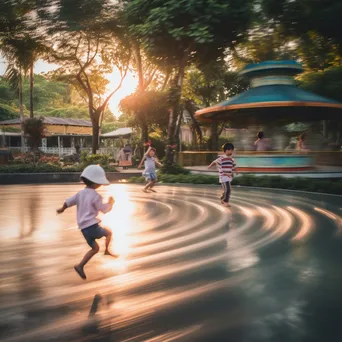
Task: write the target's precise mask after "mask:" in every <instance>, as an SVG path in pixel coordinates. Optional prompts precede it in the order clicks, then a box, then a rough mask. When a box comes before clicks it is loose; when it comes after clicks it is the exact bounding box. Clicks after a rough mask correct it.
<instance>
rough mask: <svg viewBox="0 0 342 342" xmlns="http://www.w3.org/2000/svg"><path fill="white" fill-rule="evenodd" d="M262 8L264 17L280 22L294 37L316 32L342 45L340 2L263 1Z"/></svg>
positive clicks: (331, 0) (337, 0) (341, 5)
mask: <svg viewBox="0 0 342 342" xmlns="http://www.w3.org/2000/svg"><path fill="white" fill-rule="evenodd" d="M261 6H262V8H263V13H264V15H266V16H267V17H268V18H269V19H270V20H275V21H277V22H280V23H281V24H282V27H283V29H284V30H285V31H286V33H288V34H290V35H291V36H292V37H300V36H302V35H303V34H306V33H307V32H309V31H315V32H317V33H319V34H320V35H322V36H324V37H325V38H326V39H327V40H331V41H332V42H335V43H337V44H341V43H342V26H341V20H340V16H341V12H342V3H341V1H339V0H327V1H301V0H294V1H287V0H262V1H261Z"/></svg>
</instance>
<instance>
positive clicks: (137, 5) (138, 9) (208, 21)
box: [126, 0, 251, 65]
mask: <svg viewBox="0 0 342 342" xmlns="http://www.w3.org/2000/svg"><path fill="white" fill-rule="evenodd" d="M126 19H127V21H128V23H129V24H130V28H129V29H130V31H131V32H132V34H134V35H135V36H137V37H139V38H141V39H142V41H143V43H144V47H145V50H146V51H147V53H148V54H149V55H150V56H152V57H153V58H161V59H165V60H166V59H167V60H168V63H170V64H172V63H173V64H176V65H178V61H179V58H180V57H181V56H183V55H184V52H185V51H186V50H187V49H188V48H189V47H190V46H191V52H192V53H193V54H194V57H198V58H199V59H204V58H207V56H208V55H210V60H214V59H215V57H218V56H219V54H220V53H222V51H223V49H222V50H220V48H222V47H224V46H227V45H228V44H230V43H232V42H233V41H236V40H239V39H241V38H242V36H243V33H244V31H245V30H246V29H247V28H248V25H249V22H250V19H251V2H250V1H244V2H241V1H234V0H230V1H224V0H216V1H205V0H181V1H180V0H170V1H166V2H165V1H163V0H157V1H152V2H146V1H144V0H134V1H131V2H130V3H129V4H128V6H127V8H126ZM241 33H242V34H241ZM199 50H201V51H199ZM198 52H201V53H200V54H199V53H198ZM197 53H198V55H197Z"/></svg>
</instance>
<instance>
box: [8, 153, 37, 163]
mask: <svg viewBox="0 0 342 342" xmlns="http://www.w3.org/2000/svg"><path fill="white" fill-rule="evenodd" d="M34 162H35V156H34V154H33V153H25V154H20V155H19V156H17V157H15V158H14V159H13V160H12V162H11V164H30V163H34Z"/></svg>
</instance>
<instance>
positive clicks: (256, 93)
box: [195, 61, 342, 172]
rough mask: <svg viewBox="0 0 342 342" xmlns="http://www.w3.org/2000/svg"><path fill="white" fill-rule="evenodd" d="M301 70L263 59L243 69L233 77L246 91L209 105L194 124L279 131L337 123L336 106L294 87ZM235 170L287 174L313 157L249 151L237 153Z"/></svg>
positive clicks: (339, 108)
mask: <svg viewBox="0 0 342 342" xmlns="http://www.w3.org/2000/svg"><path fill="white" fill-rule="evenodd" d="M302 72H303V68H302V66H301V65H300V64H299V63H297V62H295V61H268V62H262V63H258V64H250V65H248V66H246V67H245V68H244V69H243V70H242V71H241V72H240V73H239V74H240V75H241V76H242V77H246V78H247V79H248V81H249V89H248V90H247V91H245V92H244V93H242V94H239V95H237V96H234V97H232V98H230V99H228V100H227V101H224V102H221V103H219V104H217V105H215V106H213V107H208V108H204V109H201V110H199V111H197V112H196V114H195V116H196V118H197V119H198V120H199V121H202V122H212V121H213V120H217V121H221V122H223V121H228V122H230V123H231V125H232V126H233V127H280V126H284V125H287V124H290V123H293V122H315V121H322V120H336V121H339V120H340V121H341V120H342V104H341V103H339V102H337V101H334V100H331V99H328V98H325V97H322V96H318V95H316V94H313V93H311V92H308V91H305V90H303V89H301V88H298V87H297V86H296V82H295V79H294V77H295V76H296V75H298V74H300V73H302ZM236 154H237V156H236V159H237V163H238V165H239V169H240V170H241V171H251V172H253V171H260V172H286V171H288V172H293V171H305V170H312V169H313V168H314V165H315V154H314V153H309V152H308V151H305V149H303V151H301V152H300V151H299V152H293V151H292V152H285V151H279V150H278V151H266V150H264V151H261V150H259V151H254V152H253V153H251V152H249V153H246V152H242V151H239V149H237V151H236Z"/></svg>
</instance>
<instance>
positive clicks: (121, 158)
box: [117, 147, 127, 170]
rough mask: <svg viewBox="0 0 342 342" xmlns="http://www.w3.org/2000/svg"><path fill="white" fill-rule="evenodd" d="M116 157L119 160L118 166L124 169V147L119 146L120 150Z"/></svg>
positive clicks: (125, 167)
mask: <svg viewBox="0 0 342 342" xmlns="http://www.w3.org/2000/svg"><path fill="white" fill-rule="evenodd" d="M117 159H118V161H119V166H122V168H123V169H124V170H126V169H127V166H124V165H125V161H126V155H125V151H124V147H121V149H120V151H119V153H118V156H117Z"/></svg>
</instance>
